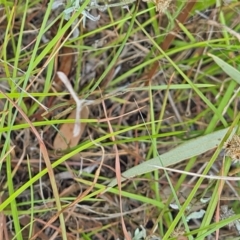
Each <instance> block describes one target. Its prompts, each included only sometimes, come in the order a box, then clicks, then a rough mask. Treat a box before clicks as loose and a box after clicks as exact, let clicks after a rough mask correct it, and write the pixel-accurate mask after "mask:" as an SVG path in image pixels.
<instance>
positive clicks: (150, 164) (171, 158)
mask: <svg viewBox="0 0 240 240" xmlns="http://www.w3.org/2000/svg"><path fill="white" fill-rule="evenodd" d="M228 130H229V128H226V129H222V130H219V131H216V132H213V133H210V134H208V135H206V136H201V137H198V138H195V139H192V140H190V141H187V142H185V143H183V144H181V145H180V146H178V147H176V148H174V149H172V150H170V151H169V152H166V153H164V154H162V155H161V156H160V157H156V158H152V159H150V160H148V161H146V162H143V163H141V164H139V165H137V166H135V167H133V168H131V169H128V170H127V171H125V172H124V173H122V179H121V181H122V182H123V181H125V180H127V179H129V178H133V177H135V176H139V175H142V174H145V173H149V172H152V171H154V170H156V169H157V167H158V166H159V167H167V166H170V165H174V164H176V163H179V162H182V161H184V160H186V159H189V158H191V157H195V156H198V155H200V154H203V153H205V152H207V151H209V150H211V149H213V148H216V147H217V146H218V145H219V143H220V142H221V140H222V139H223V138H224V136H225V135H226V133H227V131H228ZM234 132H235V130H234ZM232 134H233V133H232ZM160 159H161V160H160ZM115 185H117V180H116V179H113V180H112V181H111V182H110V183H109V185H108V187H114V186H115Z"/></svg>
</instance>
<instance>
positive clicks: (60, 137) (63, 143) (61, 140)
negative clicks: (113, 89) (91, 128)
mask: <svg viewBox="0 0 240 240" xmlns="http://www.w3.org/2000/svg"><path fill="white" fill-rule="evenodd" d="M80 115H81V116H80V119H82V118H83V119H87V118H88V116H89V110H88V107H87V106H86V107H83V109H82V110H81V114H80ZM75 117H76V109H74V110H73V111H72V112H71V114H70V115H69V116H68V118H67V119H75ZM85 127H86V123H80V128H81V129H80V132H79V134H78V135H77V136H76V137H73V129H74V123H64V124H62V125H61V127H60V130H59V132H58V134H57V136H56V137H55V139H54V142H53V147H54V149H56V150H59V149H60V150H65V149H67V148H72V147H75V146H77V144H78V142H79V140H80V138H81V136H82V134H83V132H84V130H85Z"/></svg>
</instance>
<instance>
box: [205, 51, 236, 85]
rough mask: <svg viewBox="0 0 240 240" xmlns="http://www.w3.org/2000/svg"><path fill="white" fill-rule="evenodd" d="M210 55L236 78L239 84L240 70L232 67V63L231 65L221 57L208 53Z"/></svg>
mask: <svg viewBox="0 0 240 240" xmlns="http://www.w3.org/2000/svg"><path fill="white" fill-rule="evenodd" d="M208 56H210V57H211V58H212V59H213V60H214V61H215V63H216V64H217V65H218V66H219V67H220V68H221V69H222V70H223V71H224V72H225V73H226V74H227V75H228V76H229V77H231V78H232V79H233V80H235V81H236V82H237V83H238V84H240V72H239V71H238V70H237V69H236V68H234V67H232V66H231V65H229V64H228V63H226V62H224V61H223V60H222V59H221V58H219V57H217V56H215V55H212V54H210V53H208Z"/></svg>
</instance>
